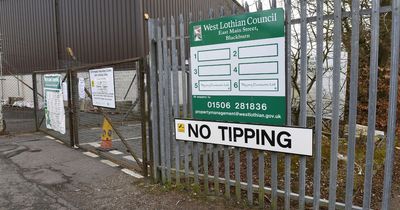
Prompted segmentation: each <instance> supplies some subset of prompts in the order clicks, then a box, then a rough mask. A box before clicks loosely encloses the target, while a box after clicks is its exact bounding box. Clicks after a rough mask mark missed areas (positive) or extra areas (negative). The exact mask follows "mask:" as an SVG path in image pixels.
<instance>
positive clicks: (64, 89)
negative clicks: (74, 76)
mask: <svg viewBox="0 0 400 210" xmlns="http://www.w3.org/2000/svg"><path fill="white" fill-rule="evenodd" d="M62 92H63V96H64V97H63V98H64V101H68V84H67V82H63V83H62Z"/></svg>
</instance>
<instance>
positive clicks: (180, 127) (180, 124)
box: [178, 123, 185, 133]
mask: <svg viewBox="0 0 400 210" xmlns="http://www.w3.org/2000/svg"><path fill="white" fill-rule="evenodd" d="M178 132H180V133H185V124H183V123H178Z"/></svg>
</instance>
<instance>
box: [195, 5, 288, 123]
mask: <svg viewBox="0 0 400 210" xmlns="http://www.w3.org/2000/svg"><path fill="white" fill-rule="evenodd" d="M190 45H191V47H190V53H191V69H192V71H191V72H192V73H191V74H192V97H193V98H192V100H193V107H192V108H193V117H194V118H196V119H204V120H219V121H230V122H243V123H262V124H269V125H285V123H286V68H285V29H284V12H283V9H273V10H268V11H261V12H255V13H247V14H244V15H239V16H231V17H224V18H219V19H213V20H207V21H200V22H194V23H192V24H191V25H190Z"/></svg>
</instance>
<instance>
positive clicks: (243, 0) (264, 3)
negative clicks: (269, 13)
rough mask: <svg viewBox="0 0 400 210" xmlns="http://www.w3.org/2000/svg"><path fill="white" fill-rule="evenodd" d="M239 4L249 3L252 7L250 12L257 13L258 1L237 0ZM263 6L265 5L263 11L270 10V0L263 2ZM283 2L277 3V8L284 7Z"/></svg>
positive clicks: (262, 0)
mask: <svg viewBox="0 0 400 210" xmlns="http://www.w3.org/2000/svg"><path fill="white" fill-rule="evenodd" d="M237 1H238V2H239V3H241V4H244V2H246V1H247V3H248V4H249V5H250V11H256V8H257V7H256V3H255V2H256V1H258V0H237ZM261 2H262V4H263V9H268V8H269V2H270V0H261ZM282 2H283V1H277V7H282V6H283V5H281V3H282Z"/></svg>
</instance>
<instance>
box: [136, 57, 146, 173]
mask: <svg viewBox="0 0 400 210" xmlns="http://www.w3.org/2000/svg"><path fill="white" fill-rule="evenodd" d="M144 68H145V65H144V59H143V58H142V59H140V60H139V69H137V70H136V73H137V75H138V79H139V83H138V91H139V94H140V112H141V115H142V116H141V124H142V126H141V129H142V159H143V176H145V177H147V175H148V171H147V131H146V130H147V127H146V126H147V120H146V102H145V99H146V97H145V94H146V88H145V84H144V74H145V69H144Z"/></svg>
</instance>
